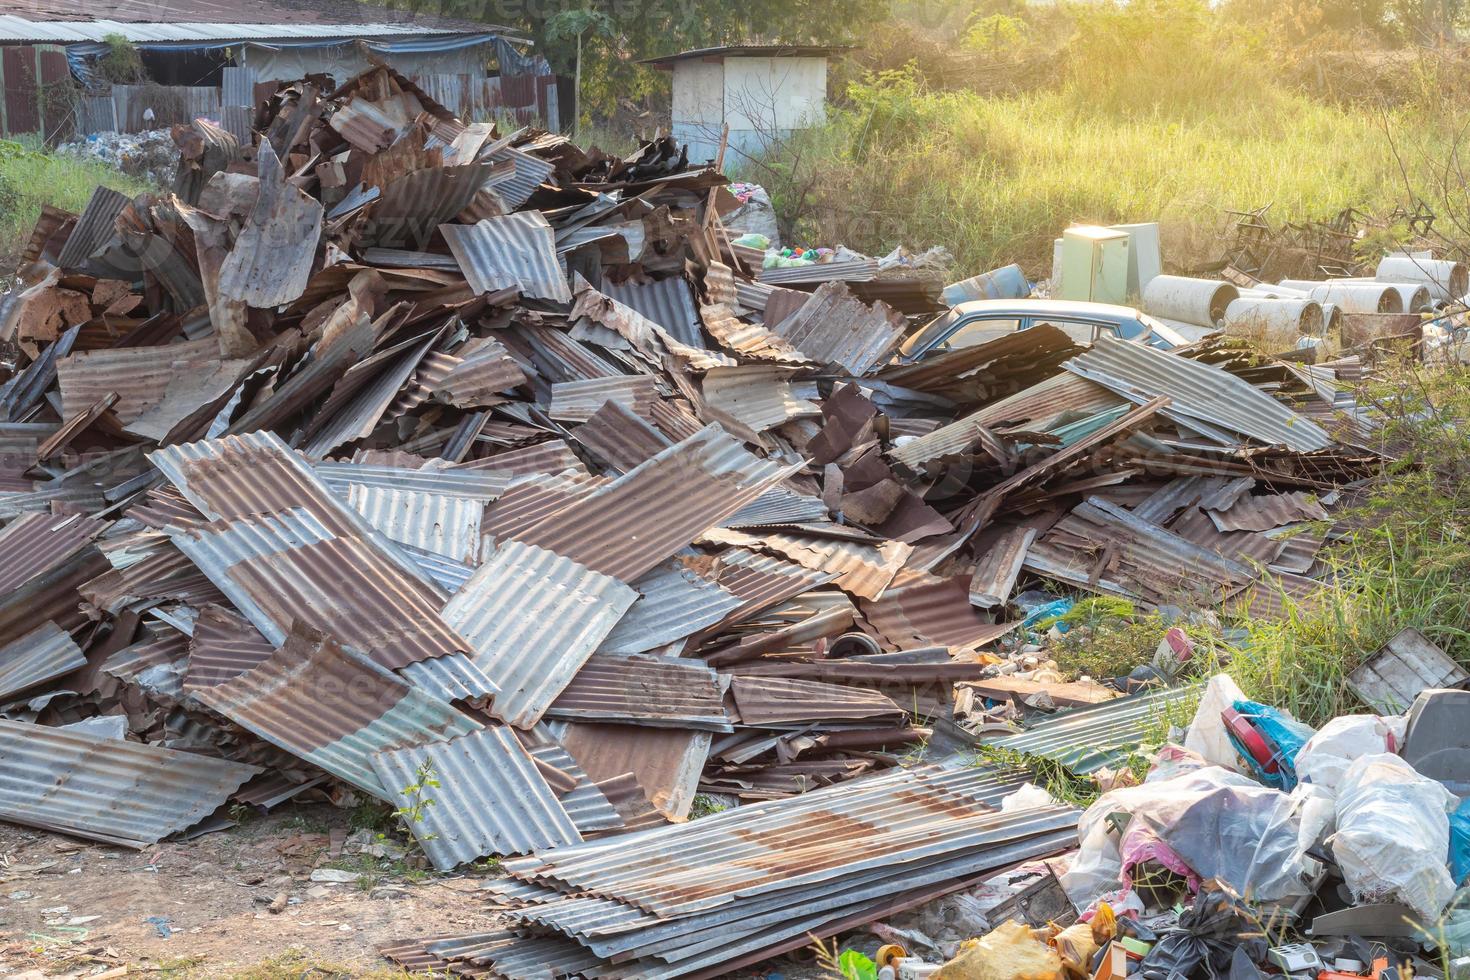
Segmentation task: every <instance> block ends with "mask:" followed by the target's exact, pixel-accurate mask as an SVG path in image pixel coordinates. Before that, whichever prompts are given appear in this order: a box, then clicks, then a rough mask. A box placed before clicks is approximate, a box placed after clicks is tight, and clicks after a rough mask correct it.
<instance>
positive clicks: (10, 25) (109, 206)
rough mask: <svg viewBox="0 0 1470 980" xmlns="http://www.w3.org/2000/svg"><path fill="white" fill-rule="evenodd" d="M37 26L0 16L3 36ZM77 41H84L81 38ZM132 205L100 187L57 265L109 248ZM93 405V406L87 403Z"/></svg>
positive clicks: (77, 263)
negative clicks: (129, 206) (120, 223)
mask: <svg viewBox="0 0 1470 980" xmlns="http://www.w3.org/2000/svg"><path fill="white" fill-rule="evenodd" d="M34 29H35V25H33V24H31V23H30V22H29V21H26V20H22V19H21V18H19V17H12V16H10V15H9V14H5V15H0V33H15V32H17V31H25V30H34ZM77 40H83V39H82V38H78V39H77ZM87 40H101V38H88V39H87ZM131 203H132V198H130V197H128V196H127V195H126V194H123V193H121V192H120V191H115V190H113V189H112V188H111V187H104V186H102V185H101V184H99V185H97V188H96V189H95V190H94V191H92V196H91V198H89V199H88V201H87V206H86V207H85V208H83V209H82V213H81V216H80V217H78V218H77V223H76V224H75V225H74V226H73V227H72V230H71V234H69V235H68V236H67V238H66V244H65V245H64V246H62V249H61V254H60V255H59V256H57V258H56V264H57V266H58V267H60V268H62V269H69V268H74V267H76V266H80V265H82V264H83V263H84V262H86V261H87V259H88V258H90V257H91V256H92V255H93V254H94V253H95V252H96V251H97V250H98V249H100V248H101V247H102V246H104V245H106V244H107V243H108V242H109V241H111V240H112V239H113V237H114V236H115V235H116V234H117V219H118V216H119V215H121V214H122V213H123V209H124V208H126V207H127V206H128V205H129V204H131ZM88 404H90V402H89V403H88Z"/></svg>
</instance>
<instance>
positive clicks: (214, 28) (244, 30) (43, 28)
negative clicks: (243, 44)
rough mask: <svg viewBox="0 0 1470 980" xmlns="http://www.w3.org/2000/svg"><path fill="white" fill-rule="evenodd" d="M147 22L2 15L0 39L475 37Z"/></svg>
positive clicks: (413, 27)
mask: <svg viewBox="0 0 1470 980" xmlns="http://www.w3.org/2000/svg"><path fill="white" fill-rule="evenodd" d="M148 10H149V11H151V12H150V13H149V15H148V17H147V21H148V22H142V21H141V20H140V21H129V20H100V19H99V20H33V19H30V18H26V17H18V16H15V15H13V14H4V15H0V40H5V41H23V42H31V43H55V44H73V43H76V42H79V41H105V40H107V36H108V35H110V34H120V35H122V36H123V37H125V38H127V39H128V40H129V41H132V42H134V43H135V44H136V43H150V42H151V43H170V42H173V43H180V44H187V43H189V42H191V41H236V40H238V41H249V40H256V41H271V40H274V41H284V40H289V39H293V38H295V39H301V40H308V41H315V40H321V39H322V38H341V39H343V40H344V41H347V40H351V39H352V38H355V37H406V38H412V37H417V36H419V35H423V34H435V35H442V34H450V35H452V34H465V35H472V34H473V33H474V32H470V31H465V30H457V29H452V28H444V27H430V26H423V25H421V24H419V23H410V24H391V23H371V24H353V23H337V24H333V23H330V22H322V23H317V22H311V23H216V22H197V21H187V20H178V19H174V18H160V17H158V11H157V8H154V7H150V8H148Z"/></svg>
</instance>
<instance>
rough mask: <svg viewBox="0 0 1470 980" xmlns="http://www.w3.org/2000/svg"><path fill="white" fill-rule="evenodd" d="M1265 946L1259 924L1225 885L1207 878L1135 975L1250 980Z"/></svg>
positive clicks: (1147, 979)
mask: <svg viewBox="0 0 1470 980" xmlns="http://www.w3.org/2000/svg"><path fill="white" fill-rule="evenodd" d="M1266 946H1267V944H1266V932H1265V930H1264V929H1263V928H1262V927H1261V921H1260V919H1259V918H1257V917H1256V915H1255V913H1253V912H1252V911H1251V910H1250V909H1249V908H1248V907H1247V906H1246V904H1245V902H1243V901H1241V899H1240V896H1239V895H1237V894H1235V892H1233V891H1232V890H1231V889H1230V886H1228V885H1226V884H1225V883H1223V882H1221V881H1218V880H1215V879H1211V880H1209V881H1206V882H1204V883H1203V884H1202V885H1201V886H1200V890H1199V894H1198V895H1197V896H1196V897H1195V900H1194V905H1192V906H1190V908H1189V909H1188V910H1187V911H1186V912H1185V913H1184V914H1183V915H1181V916H1180V917H1179V925H1178V926H1177V927H1176V928H1174V929H1171V930H1169V931H1168V932H1166V933H1164V935H1163V936H1162V937H1161V938H1160V939H1159V941H1158V942H1157V943H1155V944H1154V948H1153V949H1151V950H1149V952H1148V955H1147V956H1145V957H1144V958H1143V963H1142V964H1141V965H1140V966H1139V974H1140V975H1141V976H1142V977H1143V980H1189V978H1191V977H1206V978H1209V980H1251V978H1252V976H1253V974H1252V972H1251V970H1250V967H1252V966H1254V964H1257V963H1260V962H1261V961H1262V960H1264V959H1265V956H1266ZM1237 951H1239V957H1237Z"/></svg>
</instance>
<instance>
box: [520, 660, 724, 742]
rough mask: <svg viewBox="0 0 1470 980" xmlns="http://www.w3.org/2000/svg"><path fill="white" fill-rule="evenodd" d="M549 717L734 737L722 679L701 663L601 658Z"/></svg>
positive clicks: (566, 692) (578, 677)
mask: <svg viewBox="0 0 1470 980" xmlns="http://www.w3.org/2000/svg"><path fill="white" fill-rule="evenodd" d="M546 717H548V718H556V719H560V720H563V721H594V722H612V723H625V724H630V725H651V726H655V727H660V728H692V729H699V730H702V731H711V732H728V731H732V730H733V729H732V727H731V725H730V720H729V719H728V718H727V717H726V716H725V706H724V699H723V696H722V693H721V691H720V682H719V677H718V675H716V674H715V672H714V671H713V670H710V669H709V668H708V667H706V666H705V665H704V664H703V663H702V662H701V661H698V660H685V659H681V658H678V657H655V656H650V655H648V654H631V655H625V656H614V655H610V654H601V653H600V654H598V655H596V656H594V657H592V658H591V659H590V660H588V661H587V662H586V663H585V664H583V665H582V669H581V670H579V671H577V675H576V676H575V677H574V678H572V682H571V683H570V684H568V685H567V686H566V688H565V689H563V690H562V692H561V694H559V695H557V698H556V700H555V701H553V702H552V704H551V707H550V708H549V709H547V712H546Z"/></svg>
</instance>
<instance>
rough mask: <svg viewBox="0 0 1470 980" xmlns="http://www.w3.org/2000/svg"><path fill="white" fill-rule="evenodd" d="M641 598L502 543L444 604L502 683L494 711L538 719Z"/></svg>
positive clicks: (556, 559) (566, 563) (481, 662)
mask: <svg viewBox="0 0 1470 980" xmlns="http://www.w3.org/2000/svg"><path fill="white" fill-rule="evenodd" d="M636 598H637V593H635V592H634V591H633V590H632V589H630V588H628V586H626V585H624V584H622V583H621V582H619V581H617V580H616V579H613V578H611V577H609V576H607V575H601V574H598V573H597V572H593V571H591V570H589V569H587V568H584V567H583V566H581V565H579V564H577V563H576V562H575V561H572V560H570V559H567V558H563V557H561V556H560V555H557V554H554V553H552V552H550V551H546V550H544V549H541V548H536V547H532V546H528V545H525V544H521V543H519V542H513V541H511V542H505V543H503V544H501V545H500V547H499V548H497V549H496V551H495V554H493V555H492V556H490V558H489V560H488V561H486V562H485V564H484V565H482V566H481V567H480V568H479V569H478V570H477V571H476V572H475V574H474V576H473V577H472V578H471V579H470V580H469V581H468V582H466V583H465V587H464V588H463V589H461V590H460V591H459V592H457V593H455V594H454V596H453V597H451V598H450V600H449V602H448V603H447V604H446V605H445V606H444V619H445V621H447V622H449V623H451V624H453V625H454V627H455V628H456V629H458V630H459V631H460V632H461V633H463V635H464V636H465V637H466V638H468V640H469V642H470V644H471V646H472V648H473V649H474V659H475V663H476V664H477V665H478V666H479V667H480V668H481V669H482V670H483V671H484V672H485V674H486V676H487V677H489V678H490V680H491V681H493V682H494V683H495V684H496V686H498V687H499V688H500V693H499V694H497V695H496V696H495V701H494V705H493V707H492V709H491V710H492V713H493V714H494V715H495V716H496V717H497V718H500V719H501V720H503V721H507V722H510V723H511V724H514V725H516V726H518V727H521V728H527V727H530V726H531V725H533V724H535V723H536V721H537V720H538V719H539V718H540V717H541V716H542V714H544V713H545V711H546V709H547V707H548V706H549V705H550V704H551V702H552V701H553V700H555V699H556V696H557V695H558V694H559V693H561V690H562V689H563V688H564V687H566V685H567V684H568V683H569V682H570V681H571V679H572V676H573V675H575V674H576V672H577V671H578V670H579V669H580V668H581V666H582V664H584V663H585V662H586V661H587V658H588V657H590V656H591V655H592V652H593V651H594V650H596V649H597V646H598V644H599V643H601V642H602V641H603V639H604V638H605V637H606V636H607V634H608V632H609V631H610V630H611V629H612V627H613V624H615V623H616V622H617V621H618V619H619V618H620V617H621V616H622V615H623V613H624V612H626V611H627V609H628V607H629V606H631V605H632V604H633V600H634V599H636Z"/></svg>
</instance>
